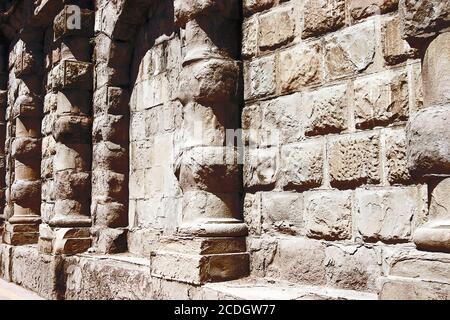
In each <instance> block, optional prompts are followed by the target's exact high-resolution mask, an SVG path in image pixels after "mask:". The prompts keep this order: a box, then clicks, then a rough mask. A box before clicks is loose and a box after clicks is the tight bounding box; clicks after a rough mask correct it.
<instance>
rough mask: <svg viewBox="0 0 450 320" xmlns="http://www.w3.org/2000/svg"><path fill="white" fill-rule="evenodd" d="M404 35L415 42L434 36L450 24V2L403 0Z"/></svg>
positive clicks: (401, 6) (400, 6)
mask: <svg viewBox="0 0 450 320" xmlns="http://www.w3.org/2000/svg"><path fill="white" fill-rule="evenodd" d="M399 8H400V16H401V19H402V23H403V37H404V38H406V39H408V40H410V41H412V42H415V41H417V40H420V38H428V37H432V36H433V35H435V34H436V33H438V32H439V30H440V29H441V28H445V27H448V26H449V24H450V4H449V3H448V2H447V1H439V0H421V1H419V0H401V1H400V5H399Z"/></svg>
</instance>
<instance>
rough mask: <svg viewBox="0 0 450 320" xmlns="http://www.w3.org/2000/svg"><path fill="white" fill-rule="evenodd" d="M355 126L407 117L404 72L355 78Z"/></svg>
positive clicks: (405, 118) (407, 97)
mask: <svg viewBox="0 0 450 320" xmlns="http://www.w3.org/2000/svg"><path fill="white" fill-rule="evenodd" d="M354 86H355V101H354V104H355V120H356V127H357V128H362V129H364V128H372V127H374V126H380V125H383V126H384V125H388V124H392V123H398V122H401V121H405V120H407V118H408V115H409V110H408V105H409V90H408V75H407V74H406V72H401V73H396V72H395V73H392V72H385V73H382V74H377V75H374V76H370V77H367V78H361V79H358V80H356V81H355V85H354Z"/></svg>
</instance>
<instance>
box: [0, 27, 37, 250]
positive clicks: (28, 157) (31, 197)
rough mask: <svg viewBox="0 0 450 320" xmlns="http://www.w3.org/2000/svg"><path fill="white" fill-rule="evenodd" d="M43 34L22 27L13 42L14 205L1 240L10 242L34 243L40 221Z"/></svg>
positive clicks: (12, 189) (12, 150) (12, 146)
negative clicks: (16, 87) (14, 87)
mask: <svg viewBox="0 0 450 320" xmlns="http://www.w3.org/2000/svg"><path fill="white" fill-rule="evenodd" d="M42 38H43V32H42V30H39V29H34V28H24V29H22V31H21V33H20V35H19V40H18V42H17V43H16V46H15V48H16V50H15V64H14V74H15V78H16V79H17V81H18V96H17V98H16V99H15V101H14V105H13V109H12V110H11V112H12V119H14V120H13V121H14V122H15V137H14V140H13V142H12V145H11V156H12V157H13V159H14V183H13V184H12V186H11V191H10V192H11V194H10V197H11V200H12V202H13V206H14V208H13V212H12V216H11V217H9V219H8V222H7V224H6V225H5V232H4V235H3V238H4V241H5V242H6V243H8V244H12V245H24V244H30V243H36V242H37V240H38V235H39V232H38V231H39V224H40V222H41V217H40V205H41V180H40V163H41V162H40V160H41V118H42V116H41V115H42V89H43V86H42V72H43V54H42V50H43V49H42Z"/></svg>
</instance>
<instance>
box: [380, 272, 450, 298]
mask: <svg viewBox="0 0 450 320" xmlns="http://www.w3.org/2000/svg"><path fill="white" fill-rule="evenodd" d="M379 299H380V300H449V299H450V284H448V283H440V282H434V281H424V280H420V279H408V278H407V279H402V278H393V279H391V278H389V277H388V278H384V279H383V280H382V284H381V291H380V293H379Z"/></svg>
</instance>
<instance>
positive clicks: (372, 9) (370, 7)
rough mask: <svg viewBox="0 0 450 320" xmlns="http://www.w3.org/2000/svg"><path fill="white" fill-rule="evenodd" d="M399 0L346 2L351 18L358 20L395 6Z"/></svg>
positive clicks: (356, 0) (352, 0)
mask: <svg viewBox="0 0 450 320" xmlns="http://www.w3.org/2000/svg"><path fill="white" fill-rule="evenodd" d="M398 2H399V0H350V1H349V3H348V6H349V10H350V14H351V16H352V18H353V19H355V20H359V19H362V18H365V17H368V16H370V15H373V14H381V13H385V12H388V11H391V10H394V9H396V8H397V5H398Z"/></svg>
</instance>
